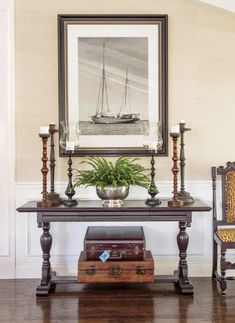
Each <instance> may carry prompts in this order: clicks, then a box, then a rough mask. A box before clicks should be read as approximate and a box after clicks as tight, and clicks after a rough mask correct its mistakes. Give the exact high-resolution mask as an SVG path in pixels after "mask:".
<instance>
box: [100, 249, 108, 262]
mask: <svg viewBox="0 0 235 323" xmlns="http://www.w3.org/2000/svg"><path fill="white" fill-rule="evenodd" d="M109 257H110V253H109V252H108V251H107V250H105V251H104V252H102V254H101V255H100V256H99V258H100V260H101V261H102V262H105V261H106V260H108V259H109Z"/></svg>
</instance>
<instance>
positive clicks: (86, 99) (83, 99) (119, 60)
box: [78, 37, 148, 135]
mask: <svg viewBox="0 0 235 323" xmlns="http://www.w3.org/2000/svg"><path fill="white" fill-rule="evenodd" d="M78 41H79V49H80V50H79V54H80V55H79V57H78V66H79V83H78V84H79V119H80V121H79V126H80V131H81V134H83V135H97V134H98V135H137V134H141V133H143V131H144V126H145V124H146V123H147V120H148V109H147V108H146V107H148V62H147V54H148V53H147V48H148V47H147V40H146V39H145V38H133V37H131V38H129V37H126V38H124V37H113V38H107V37H106V38H103V37H101V38H97V37H96V38H85V39H84V38H80V39H79V40H78ZM87 89H89V91H88V90H87Z"/></svg>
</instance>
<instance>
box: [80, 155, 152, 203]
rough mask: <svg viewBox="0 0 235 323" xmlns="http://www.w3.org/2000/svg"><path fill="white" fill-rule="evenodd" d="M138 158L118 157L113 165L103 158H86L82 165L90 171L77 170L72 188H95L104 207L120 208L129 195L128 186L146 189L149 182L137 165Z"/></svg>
mask: <svg viewBox="0 0 235 323" xmlns="http://www.w3.org/2000/svg"><path fill="white" fill-rule="evenodd" d="M137 160H138V158H128V157H122V156H121V157H119V158H118V159H117V160H116V162H115V164H113V163H112V162H110V161H107V160H106V159H105V158H103V157H94V156H88V157H87V159H86V160H85V161H83V162H82V164H87V165H89V166H90V168H91V169H90V170H77V175H76V176H75V181H74V187H77V186H82V185H85V187H88V186H95V187H96V192H97V195H98V197H99V198H101V199H102V200H104V202H103V205H104V206H121V205H122V204H123V200H124V199H125V198H126V197H127V195H128V193H129V187H130V185H137V186H142V187H144V188H146V189H148V187H149V185H150V180H149V178H148V176H147V175H146V173H145V172H146V169H145V168H144V167H143V166H141V165H140V164H138V163H137Z"/></svg>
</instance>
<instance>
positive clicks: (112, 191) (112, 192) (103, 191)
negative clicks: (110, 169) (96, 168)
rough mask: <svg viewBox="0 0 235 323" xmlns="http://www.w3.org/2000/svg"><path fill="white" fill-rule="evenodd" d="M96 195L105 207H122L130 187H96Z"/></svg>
mask: <svg viewBox="0 0 235 323" xmlns="http://www.w3.org/2000/svg"><path fill="white" fill-rule="evenodd" d="M96 193H97V195H98V197H99V198H100V199H101V200H103V206H107V207H120V206H122V204H123V200H124V199H125V198H126V197H127V196H128V194H129V187H125V186H119V187H113V186H106V187H103V188H102V187H96Z"/></svg>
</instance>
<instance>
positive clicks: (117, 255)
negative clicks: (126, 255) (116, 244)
mask: <svg viewBox="0 0 235 323" xmlns="http://www.w3.org/2000/svg"><path fill="white" fill-rule="evenodd" d="M110 259H122V253H121V252H119V253H112V252H111V253H110Z"/></svg>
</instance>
